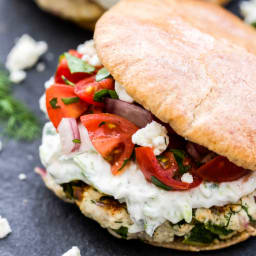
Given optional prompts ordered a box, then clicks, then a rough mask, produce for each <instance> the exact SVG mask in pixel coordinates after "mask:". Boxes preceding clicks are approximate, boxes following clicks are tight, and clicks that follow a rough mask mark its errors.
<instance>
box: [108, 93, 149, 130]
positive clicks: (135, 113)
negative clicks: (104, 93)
mask: <svg viewBox="0 0 256 256" xmlns="http://www.w3.org/2000/svg"><path fill="white" fill-rule="evenodd" d="M105 103H106V104H105V110H106V112H107V113H112V114H116V115H118V116H121V117H123V118H125V119H127V120H129V121H130V122H132V123H134V124H135V125H137V126H138V127H139V128H143V127H145V126H146V125H147V124H148V123H151V122H152V121H153V119H154V118H153V115H152V114H151V113H150V112H149V111H147V110H146V109H144V108H142V107H140V106H138V105H135V104H131V103H128V102H125V101H122V100H116V99H110V98H106V99H105Z"/></svg>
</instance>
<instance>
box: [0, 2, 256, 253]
mask: <svg viewBox="0 0 256 256" xmlns="http://www.w3.org/2000/svg"><path fill="white" fill-rule="evenodd" d="M229 7H230V8H231V9H232V10H237V5H236V3H233V4H231V5H229ZM23 33H28V34H30V35H32V36H33V37H34V38H35V39H37V40H46V41H47V42H48V44H49V52H51V53H53V54H54V60H53V61H48V60H47V59H46V58H45V57H44V58H43V60H44V61H45V63H46V67H47V68H46V70H45V71H44V72H42V73H38V72H37V71H35V69H34V70H32V71H29V72H28V78H27V79H26V81H25V82H24V83H23V84H22V85H17V86H16V89H15V92H16V94H17V95H18V97H20V98H21V99H24V100H25V101H26V102H27V103H28V104H29V105H30V107H31V108H32V109H33V110H34V112H35V113H36V114H38V115H39V116H40V117H41V119H42V121H43V120H44V118H43V115H42V114H41V113H40V111H39V107H38V99H39V97H40V95H41V94H42V92H43V90H44V89H43V82H44V81H45V80H46V79H48V78H49V77H50V75H51V74H52V72H53V71H54V69H55V65H56V63H57V58H58V55H59V54H60V53H62V52H64V51H65V50H66V49H69V48H74V47H76V46H77V45H78V44H79V43H81V42H83V41H84V40H86V39H89V38H91V36H92V34H91V33H90V32H85V31H83V30H81V29H79V28H78V27H76V26H75V25H72V24H70V23H68V22H63V21H60V20H58V19H57V18H55V17H52V16H50V15H47V14H45V13H43V12H42V11H40V10H39V9H38V8H37V7H36V6H35V4H34V3H33V2H32V1H31V0H0V62H4V61H5V58H6V55H7V53H8V52H9V50H10V49H11V47H12V45H13V41H14V39H15V38H17V37H19V36H21V35H22V34H23ZM39 144H40V140H37V141H35V142H34V143H30V144H29V143H17V142H15V141H6V142H5V143H4V150H3V151H2V152H1V153H0V167H1V169H0V215H2V216H4V217H7V218H8V220H9V222H10V224H11V227H12V229H13V233H12V234H11V235H10V236H8V237H7V238H6V239H3V240H0V256H36V255H42V256H60V255H62V253H64V252H65V251H67V250H68V249H70V248H71V247H72V246H73V245H77V246H79V247H80V249H81V252H82V255H83V256H85V255H86V256H95V255H97V256H98V255H100V256H101V255H102V256H110V255H111V256H117V255H118V256H119V255H129V256H130V255H148V256H150V255H152V256H153V255H158V256H164V255H172V256H179V255H180V256H181V255H211V256H212V255H220V256H224V255H225V256H226V255H230V256H231V255H232V256H235V255H236V256H238V255H241V256H242V255H243V256H249V255H255V251H256V241H255V239H249V240H248V241H246V242H244V243H242V244H239V245H236V246H234V247H231V248H229V249H225V250H221V251H218V252H205V253H201V254H200V253H196V254H193V253H184V252H177V251H172V250H166V249H159V248H154V247H151V246H148V245H145V244H142V243H141V242H139V241H122V240H117V239H115V238H113V237H112V236H111V235H109V234H108V233H107V232H106V231H105V230H103V229H102V228H100V227H99V225H98V224H97V223H95V222H93V221H91V220H89V219H87V218H85V217H83V216H82V214H80V212H79V210H78V209H77V208H76V207H75V206H73V205H69V204H66V203H63V202H62V201H60V200H58V199H57V198H56V197H55V196H54V195H53V194H52V193H51V192H49V191H48V190H47V189H46V188H45V187H44V185H43V183H42V181H41V180H40V178H39V177H38V176H37V175H36V174H35V173H34V172H33V168H34V166H36V165H39V164H40V162H39V158H38V146H39ZM19 173H26V175H27V180H26V181H20V180H19V179H18V175H19Z"/></svg>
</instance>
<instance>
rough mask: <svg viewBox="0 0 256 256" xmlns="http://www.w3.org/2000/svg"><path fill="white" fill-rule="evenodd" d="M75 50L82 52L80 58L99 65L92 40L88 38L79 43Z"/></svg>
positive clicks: (93, 64)
mask: <svg viewBox="0 0 256 256" xmlns="http://www.w3.org/2000/svg"><path fill="white" fill-rule="evenodd" d="M77 51H78V52H79V53H81V54H83V57H82V60H83V61H86V62H88V63H89V64H90V65H92V66H95V67H97V66H100V65H101V63H100V60H99V58H98V55H97V52H96V49H95V47H94V41H93V40H89V41H86V42H85V43H84V44H80V45H79V46H78V47H77Z"/></svg>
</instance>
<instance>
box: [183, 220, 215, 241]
mask: <svg viewBox="0 0 256 256" xmlns="http://www.w3.org/2000/svg"><path fill="white" fill-rule="evenodd" d="M217 237H218V236H217V235H216V234H214V233H212V232H211V231H210V230H208V229H206V228H205V226H204V224H202V223H196V225H195V227H194V228H193V229H192V230H191V232H190V234H189V235H187V236H186V237H185V239H184V240H183V243H185V244H192V245H204V244H210V243H212V242H213V240H214V239H215V238H217Z"/></svg>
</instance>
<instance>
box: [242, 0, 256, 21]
mask: <svg viewBox="0 0 256 256" xmlns="http://www.w3.org/2000/svg"><path fill="white" fill-rule="evenodd" d="M240 10H241V14H242V15H243V16H244V20H245V22H246V23H248V24H252V23H254V22H256V0H251V1H243V2H242V3H241V4H240Z"/></svg>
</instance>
